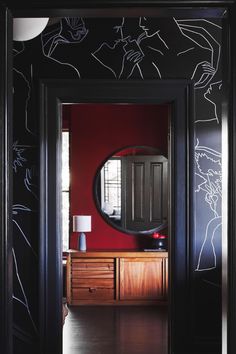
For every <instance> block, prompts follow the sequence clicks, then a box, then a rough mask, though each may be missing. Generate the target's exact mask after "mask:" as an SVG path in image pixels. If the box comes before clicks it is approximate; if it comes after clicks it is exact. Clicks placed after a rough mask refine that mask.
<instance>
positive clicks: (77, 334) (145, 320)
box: [63, 306, 168, 354]
mask: <svg viewBox="0 0 236 354" xmlns="http://www.w3.org/2000/svg"><path fill="white" fill-rule="evenodd" d="M167 326H168V320H167V307H166V306H160V307H157V306H155V307H152V306H79V307H70V308H69V314H68V316H67V318H66V321H65V325H64V328H63V354H155V353H157V354H167Z"/></svg>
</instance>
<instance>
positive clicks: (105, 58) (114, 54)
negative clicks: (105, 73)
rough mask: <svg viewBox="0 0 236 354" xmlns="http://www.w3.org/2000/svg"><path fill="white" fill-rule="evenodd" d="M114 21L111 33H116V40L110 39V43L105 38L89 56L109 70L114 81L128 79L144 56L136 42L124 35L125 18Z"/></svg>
mask: <svg viewBox="0 0 236 354" xmlns="http://www.w3.org/2000/svg"><path fill="white" fill-rule="evenodd" d="M114 20H115V21H116V24H115V26H114V27H113V28H111V31H116V33H117V39H116V40H113V39H112V40H113V41H112V42H110V41H109V40H108V38H107V40H106V41H104V42H102V43H101V45H100V46H99V47H98V48H97V49H96V50H95V51H94V52H92V53H91V54H92V56H93V57H94V58H95V59H96V60H97V61H98V62H99V63H100V64H101V65H103V66H104V67H106V68H107V69H108V70H110V71H111V72H112V73H113V75H114V77H115V78H116V79H121V78H126V79H128V78H129V77H130V76H131V75H132V73H133V70H134V68H135V66H138V63H139V62H140V61H141V60H142V58H143V56H144V54H143V52H142V50H141V48H140V46H139V43H138V41H136V40H135V39H131V37H130V36H129V35H127V36H125V35H124V32H123V26H124V22H125V18H124V17H123V18H122V19H114ZM118 21H120V23H119V22H118Z"/></svg>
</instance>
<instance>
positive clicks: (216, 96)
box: [195, 81, 222, 124]
mask: <svg viewBox="0 0 236 354" xmlns="http://www.w3.org/2000/svg"><path fill="white" fill-rule="evenodd" d="M221 89H222V81H217V82H213V83H211V84H210V85H209V87H208V88H207V90H206V91H205V93H204V98H205V99H206V100H207V101H208V102H210V104H211V105H213V111H214V116H213V117H211V118H208V119H196V120H195V123H198V122H207V121H208V122H209V121H216V122H217V123H218V124H219V123H220V121H221V99H220V98H221V97H222V92H221Z"/></svg>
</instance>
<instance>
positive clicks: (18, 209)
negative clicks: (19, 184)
mask: <svg viewBox="0 0 236 354" xmlns="http://www.w3.org/2000/svg"><path fill="white" fill-rule="evenodd" d="M22 211H23V212H28V213H31V212H32V209H30V208H28V207H27V206H25V205H23V204H14V205H13V208H12V213H13V223H14V224H15V225H16V227H17V229H18V231H19V233H20V235H21V236H22V237H23V240H24V243H26V244H27V245H28V247H29V248H30V249H31V251H32V254H33V255H34V256H35V257H37V253H36V252H35V250H34V249H33V247H32V245H31V243H30V241H29V240H28V238H27V236H26V234H25V232H24V231H23V229H22V227H21V226H20V224H19V223H18V222H17V220H16V218H15V215H18V214H19V213H20V212H22Z"/></svg>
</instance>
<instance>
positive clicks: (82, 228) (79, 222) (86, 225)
mask: <svg viewBox="0 0 236 354" xmlns="http://www.w3.org/2000/svg"><path fill="white" fill-rule="evenodd" d="M73 231H74V232H90V231H91V215H73Z"/></svg>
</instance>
